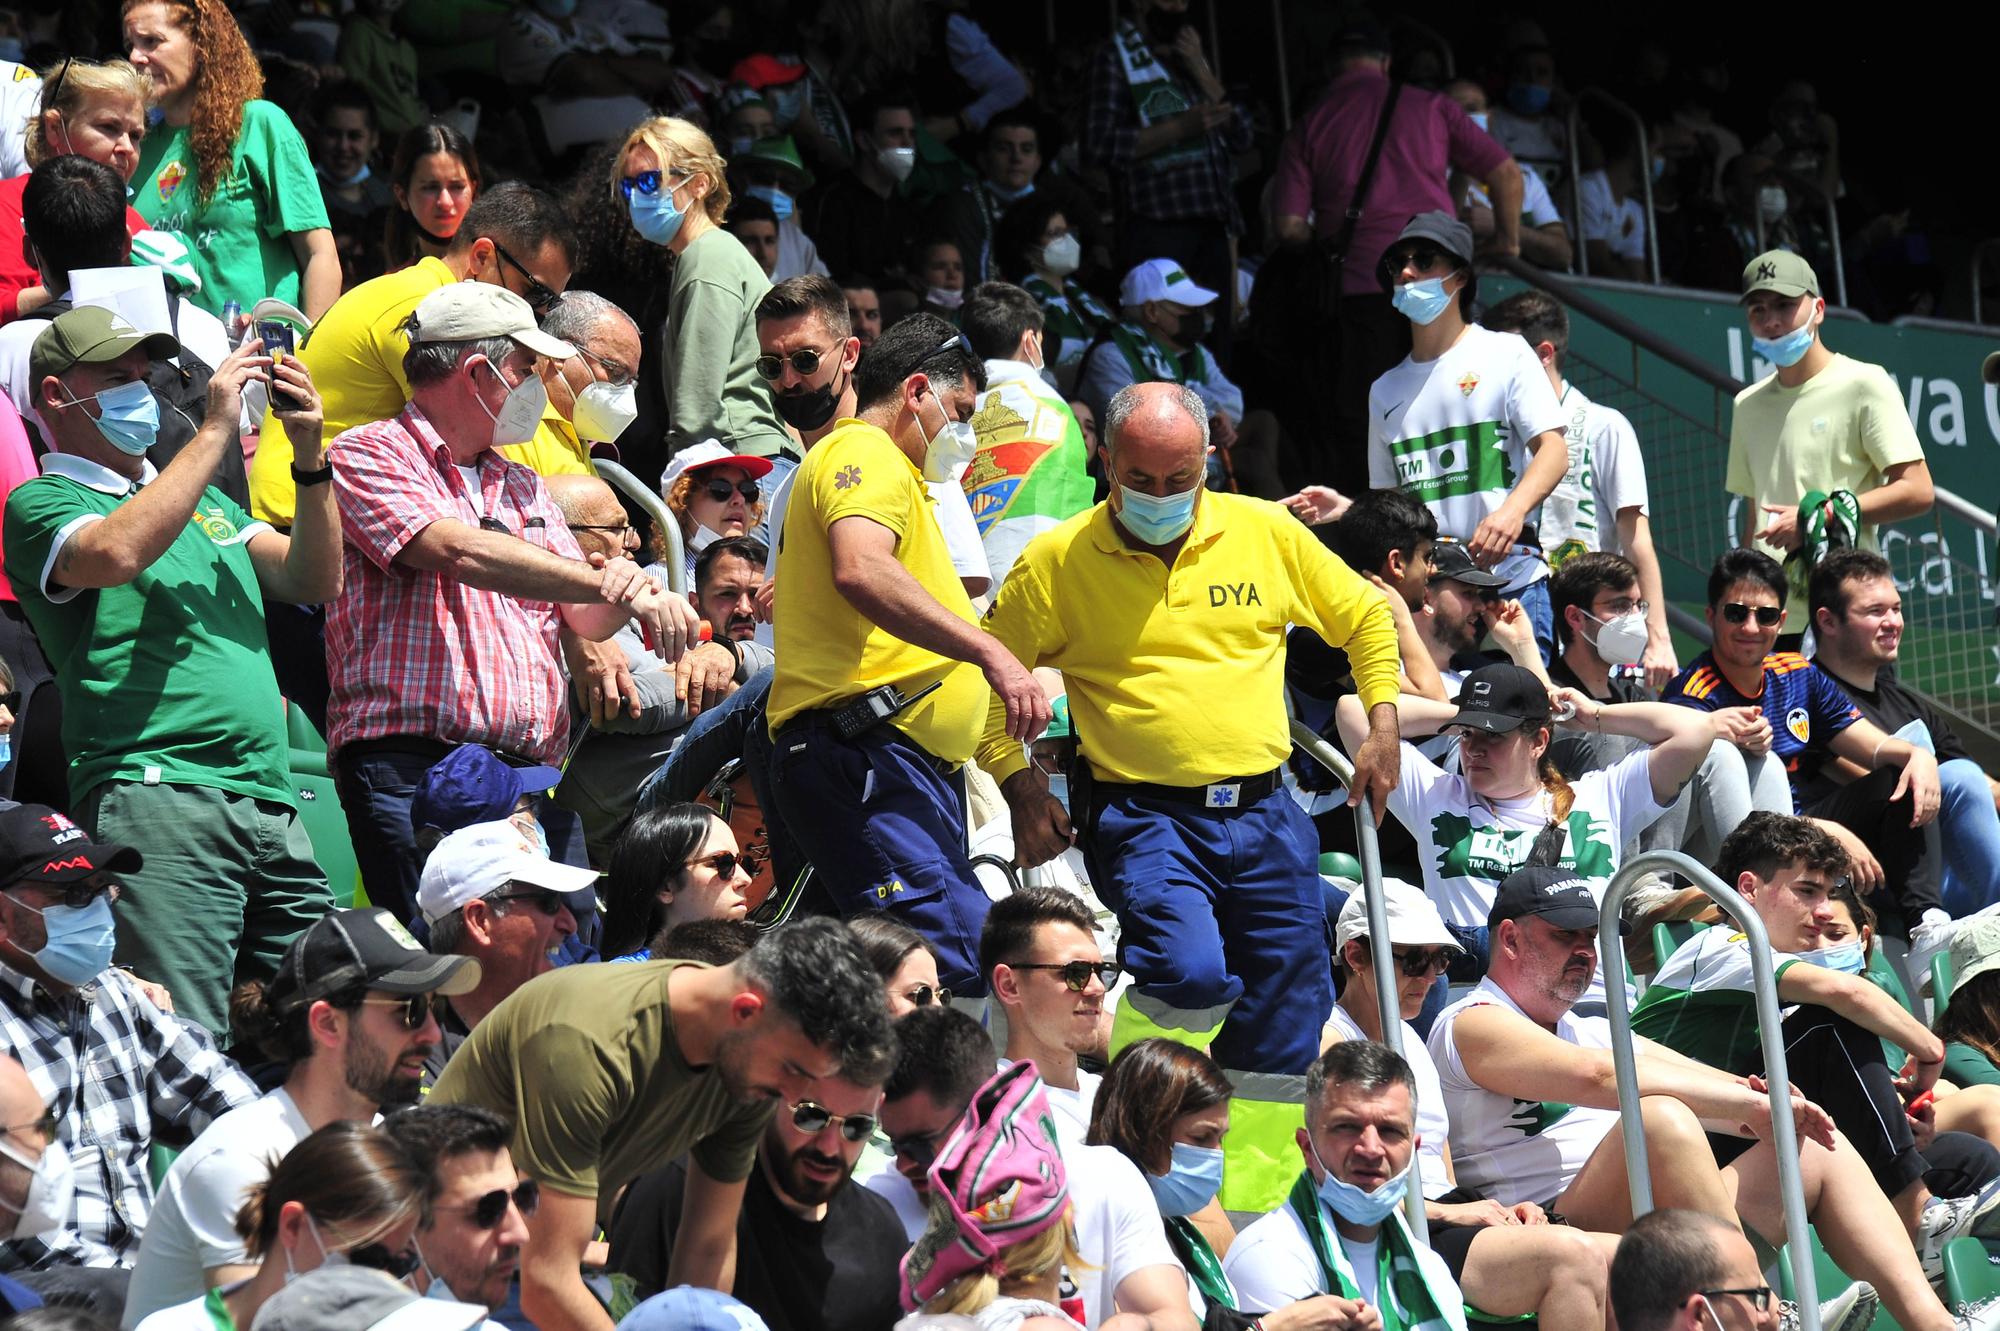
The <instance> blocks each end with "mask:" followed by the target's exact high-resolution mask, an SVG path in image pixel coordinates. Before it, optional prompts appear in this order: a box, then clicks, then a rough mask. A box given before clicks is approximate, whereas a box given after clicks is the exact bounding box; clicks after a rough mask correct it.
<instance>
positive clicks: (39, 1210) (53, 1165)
mask: <svg viewBox="0 0 2000 1331" xmlns="http://www.w3.org/2000/svg"><path fill="white" fill-rule="evenodd" d="M0 1155H4V1156H6V1157H7V1158H8V1159H9V1160H12V1161H13V1162H14V1163H15V1164H17V1165H19V1166H20V1167H21V1168H23V1169H25V1170H27V1171H28V1173H29V1174H30V1176H31V1177H30V1178H29V1181H28V1195H27V1197H26V1198H25V1199H23V1201H22V1202H21V1209H20V1210H19V1211H17V1212H15V1215H14V1228H13V1231H12V1235H11V1237H13V1238H17V1239H33V1238H40V1237H41V1236H43V1235H45V1234H53V1233H54V1232H55V1231H56V1230H59V1229H63V1228H65V1227H66V1226H68V1224H69V1223H70V1210H71V1208H72V1207H73V1206H74V1205H75V1202H76V1170H75V1168H74V1167H73V1166H72V1165H71V1164H70V1158H69V1152H68V1151H67V1150H65V1149H64V1147H63V1144H62V1143H61V1142H59V1141H56V1140H54V1139H51V1140H50V1141H49V1144H48V1145H47V1146H46V1147H44V1148H43V1149H42V1158H41V1159H40V1160H37V1161H35V1162H33V1163H32V1164H31V1163H29V1162H28V1161H27V1160H24V1159H22V1158H21V1155H20V1153H19V1152H17V1151H16V1150H15V1149H14V1146H13V1144H12V1143H11V1142H5V1141H0ZM0 1209H6V1210H13V1208H12V1207H11V1206H9V1205H8V1204H7V1203H6V1202H0Z"/></svg>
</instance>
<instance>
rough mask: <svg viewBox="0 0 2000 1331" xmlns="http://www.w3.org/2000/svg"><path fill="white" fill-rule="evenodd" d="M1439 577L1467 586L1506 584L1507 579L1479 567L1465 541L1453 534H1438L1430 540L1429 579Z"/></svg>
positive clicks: (1435, 579)
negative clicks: (1438, 535) (1433, 539)
mask: <svg viewBox="0 0 2000 1331" xmlns="http://www.w3.org/2000/svg"><path fill="white" fill-rule="evenodd" d="M1439 578H1450V579H1452V580H1453V581H1455V582H1462V583H1464V584H1465V585H1466V586H1468V587H1505V586H1506V585H1507V579H1505V578H1503V577H1501V576H1500V575H1499V574H1498V573H1489V572H1487V571H1486V570H1485V569H1483V568H1481V567H1479V565H1478V563H1477V562H1476V561H1475V560H1474V559H1473V558H1472V551H1471V550H1470V549H1468V548H1467V547H1466V544H1465V542H1464V541H1461V540H1459V539H1457V538H1456V537H1453V536H1440V537H1438V538H1437V539H1436V540H1435V541H1432V542H1431V581H1432V582H1436V581H1437V580H1438V579H1439Z"/></svg>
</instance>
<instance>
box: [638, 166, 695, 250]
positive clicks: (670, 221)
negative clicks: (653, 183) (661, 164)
mask: <svg viewBox="0 0 2000 1331" xmlns="http://www.w3.org/2000/svg"><path fill="white" fill-rule="evenodd" d="M625 210H626V212H628V213H630V214H631V216H632V228H633V229H634V230H635V231H637V232H638V233H639V234H640V235H642V236H644V237H645V238H646V239H647V240H650V241H652V242H653V243H654V244H655V245H671V244H672V243H673V239H674V237H675V236H677V235H679V234H680V230H681V223H682V222H685V221H686V220H687V214H686V213H684V212H682V211H681V210H680V208H679V207H677V206H676V205H675V203H674V192H673V189H672V188H671V187H669V186H668V184H667V182H666V181H665V180H662V181H661V182H660V188H659V189H657V190H655V191H654V192H653V193H651V194H647V193H644V192H642V191H640V190H636V189H635V190H633V191H632V197H631V198H629V199H627V200H626V201H625Z"/></svg>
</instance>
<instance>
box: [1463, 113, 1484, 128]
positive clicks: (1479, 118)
mask: <svg viewBox="0 0 2000 1331" xmlns="http://www.w3.org/2000/svg"><path fill="white" fill-rule="evenodd" d="M1465 118H1466V119H1467V120H1470V121H1471V122H1472V123H1473V124H1475V125H1477V126H1479V127H1480V128H1481V129H1485V128H1486V112H1484V111H1467V112H1466V113H1465Z"/></svg>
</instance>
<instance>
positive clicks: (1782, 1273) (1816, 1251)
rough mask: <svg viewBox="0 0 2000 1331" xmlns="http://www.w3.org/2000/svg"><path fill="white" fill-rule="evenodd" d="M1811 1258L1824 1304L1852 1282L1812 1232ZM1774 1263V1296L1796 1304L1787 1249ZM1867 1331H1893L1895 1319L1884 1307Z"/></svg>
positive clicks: (1815, 1280)
mask: <svg viewBox="0 0 2000 1331" xmlns="http://www.w3.org/2000/svg"><path fill="white" fill-rule="evenodd" d="M1970 1241H1971V1242H1972V1244H1973V1245H1974V1246H1975V1247H1977V1246H1978V1243H1979V1241H1978V1240H1977V1239H1973V1240H1970ZM1946 1253H1947V1256H1946V1258H1945V1261H1946V1263H1947V1266H1946V1270H1947V1271H1949V1270H1950V1267H1949V1262H1950V1261H1951V1258H1950V1256H1949V1253H1950V1249H1946ZM1812 1255H1813V1279H1814V1283H1816V1284H1817V1285H1818V1286H1819V1297H1820V1302H1822V1303H1824V1302H1826V1301H1827V1300H1828V1299H1830V1298H1832V1297H1833V1296H1834V1295H1836V1294H1839V1293H1840V1292H1841V1291H1842V1290H1845V1289H1846V1288H1847V1287H1848V1286H1849V1285H1851V1284H1853V1283H1854V1280H1853V1278H1852V1277H1850V1276H1849V1275H1848V1274H1847V1273H1846V1272H1845V1271H1843V1270H1841V1269H1840V1268H1839V1267H1838V1266H1836V1265H1835V1264H1834V1261H1833V1258H1831V1257H1829V1256H1827V1255H1826V1249H1825V1248H1823V1247H1821V1246H1820V1242H1819V1234H1818V1233H1817V1232H1816V1231H1815V1232H1814V1233H1813V1234H1812ZM1777 1261H1778V1295H1779V1297H1780V1298H1786V1299H1791V1300H1793V1301H1795V1302H1796V1301H1797V1299H1798V1290H1797V1288H1796V1286H1794V1285H1793V1283H1792V1257H1791V1252H1790V1250H1789V1248H1780V1249H1779V1250H1778V1259H1777ZM1868 1331H1897V1326H1896V1319H1895V1318H1893V1317H1891V1316H1890V1315H1889V1310H1888V1309H1887V1308H1881V1309H1878V1310H1877V1311H1876V1313H1875V1320H1874V1321H1872V1322H1870V1323H1869V1324H1868Z"/></svg>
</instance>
